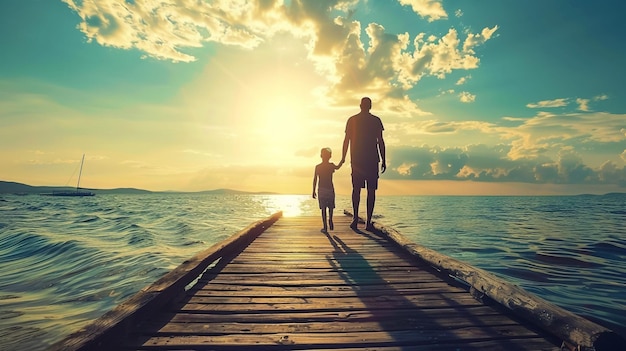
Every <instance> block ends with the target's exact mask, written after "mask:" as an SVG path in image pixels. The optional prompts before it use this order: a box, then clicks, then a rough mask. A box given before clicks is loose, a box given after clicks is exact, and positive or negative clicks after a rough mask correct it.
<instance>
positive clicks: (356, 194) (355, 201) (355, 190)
mask: <svg viewBox="0 0 626 351" xmlns="http://www.w3.org/2000/svg"><path fill="white" fill-rule="evenodd" d="M360 201H361V188H360V187H358V186H354V185H353V186H352V223H350V228H352V229H356V226H357V223H359V203H360Z"/></svg>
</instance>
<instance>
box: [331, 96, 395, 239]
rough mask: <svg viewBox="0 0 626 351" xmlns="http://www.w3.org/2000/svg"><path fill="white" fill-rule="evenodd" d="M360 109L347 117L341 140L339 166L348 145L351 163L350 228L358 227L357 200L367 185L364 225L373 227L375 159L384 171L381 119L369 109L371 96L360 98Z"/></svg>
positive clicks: (375, 183)
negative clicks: (344, 134)
mask: <svg viewBox="0 0 626 351" xmlns="http://www.w3.org/2000/svg"><path fill="white" fill-rule="evenodd" d="M360 107H361V112H359V113H357V114H356V115H354V116H352V117H350V118H348V122H347V123H346V136H345V138H344V140H343V150H342V154H341V162H339V165H340V166H341V165H342V164H343V163H344V162H345V161H346V153H347V152H348V147H350V163H351V164H352V211H353V216H354V217H353V219H352V223H351V224H350V228H352V229H357V223H358V218H359V202H360V200H361V188H367V222H366V226H365V229H366V230H372V229H373V227H372V214H373V213H374V203H375V202H376V189H378V163H379V162H380V161H382V164H381V173H385V170H386V169H387V163H386V159H385V141H384V139H383V130H384V128H383V123H382V121H381V120H380V118H379V117H377V116H374V115H373V114H371V113H370V109H371V108H372V100H371V99H370V98H368V97H364V98H362V99H361V105H360Z"/></svg>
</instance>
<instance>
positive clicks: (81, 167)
mask: <svg viewBox="0 0 626 351" xmlns="http://www.w3.org/2000/svg"><path fill="white" fill-rule="evenodd" d="M83 162H85V154H83V158H82V160H80V171H78V183H77V184H76V192H78V188H79V187H80V175H81V174H83Z"/></svg>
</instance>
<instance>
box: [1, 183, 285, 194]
mask: <svg viewBox="0 0 626 351" xmlns="http://www.w3.org/2000/svg"><path fill="white" fill-rule="evenodd" d="M74 189H76V188H74V187H63V186H31V185H27V184H22V183H16V182H5V181H0V194H20V195H27V194H48V193H51V192H53V191H71V190H74ZM81 189H83V190H89V191H91V192H93V193H95V194H153V193H155V194H159V193H160V194H189V193H193V194H218V195H219V194H235V195H236V194H262V195H271V194H276V193H270V192H245V191H239V190H232V189H215V190H205V191H196V192H185V191H163V192H155V191H149V190H143V189H136V188H115V189H88V188H81Z"/></svg>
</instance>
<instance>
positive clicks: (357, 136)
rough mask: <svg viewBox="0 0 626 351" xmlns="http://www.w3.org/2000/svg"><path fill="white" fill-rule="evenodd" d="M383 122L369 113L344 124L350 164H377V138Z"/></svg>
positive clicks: (351, 118) (378, 159)
mask: <svg viewBox="0 0 626 351" xmlns="http://www.w3.org/2000/svg"><path fill="white" fill-rule="evenodd" d="M383 130H384V128H383V122H382V121H381V120H380V118H379V117H377V116H374V115H372V114H370V113H359V114H356V115H354V116H352V117H350V118H348V122H347V123H346V135H347V136H348V137H349V139H350V162H351V163H352V165H353V166H354V165H355V164H357V165H372V164H378V162H379V161H380V158H379V154H378V136H379V135H381V133H382V131H383Z"/></svg>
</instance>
